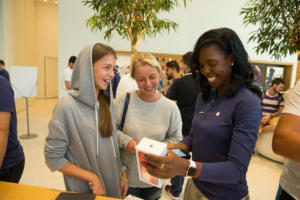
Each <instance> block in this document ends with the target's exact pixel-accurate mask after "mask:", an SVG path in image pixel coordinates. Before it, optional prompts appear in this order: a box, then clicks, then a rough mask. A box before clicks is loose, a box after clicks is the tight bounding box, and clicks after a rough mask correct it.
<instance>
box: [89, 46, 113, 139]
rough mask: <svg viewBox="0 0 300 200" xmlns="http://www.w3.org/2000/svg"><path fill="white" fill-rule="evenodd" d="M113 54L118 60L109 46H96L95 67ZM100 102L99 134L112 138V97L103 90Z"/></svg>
mask: <svg viewBox="0 0 300 200" xmlns="http://www.w3.org/2000/svg"><path fill="white" fill-rule="evenodd" d="M109 54H112V55H113V56H114V57H115V58H117V55H116V52H115V51H114V50H113V49H112V48H111V47H109V46H106V45H103V44H99V43H98V44H96V45H95V46H94V48H93V55H92V59H93V65H94V64H95V63H96V62H97V61H98V60H100V59H102V58H103V57H104V56H106V55H109ZM98 101H99V104H100V117H99V118H100V119H99V132H100V134H101V136H102V137H111V136H112V132H113V124H112V118H111V113H110V109H109V105H110V97H109V96H106V95H105V94H104V92H103V90H100V91H99V94H98Z"/></svg>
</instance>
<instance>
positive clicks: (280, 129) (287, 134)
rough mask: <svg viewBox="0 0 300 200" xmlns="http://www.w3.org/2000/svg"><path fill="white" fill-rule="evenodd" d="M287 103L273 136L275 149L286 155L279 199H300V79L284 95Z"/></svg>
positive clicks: (278, 152)
mask: <svg viewBox="0 0 300 200" xmlns="http://www.w3.org/2000/svg"><path fill="white" fill-rule="evenodd" d="M284 97H285V98H284V99H285V104H284V108H283V111H282V113H281V115H280V119H279V122H278V125H277V128H276V131H275V133H274V136H273V151H274V152H275V153H277V154H279V155H281V156H284V157H286V158H287V159H286V161H285V162H284V165H283V168H282V174H281V177H280V181H279V184H280V188H279V199H280V200H292V199H294V200H296V199H300V81H299V82H298V83H297V84H296V85H295V87H294V88H292V89H290V90H288V92H287V94H286V95H285V96H284Z"/></svg>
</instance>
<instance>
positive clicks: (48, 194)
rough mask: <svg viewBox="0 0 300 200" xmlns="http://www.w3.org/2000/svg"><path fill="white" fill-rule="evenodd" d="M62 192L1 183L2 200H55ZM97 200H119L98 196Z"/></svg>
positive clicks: (0, 195)
mask: <svg viewBox="0 0 300 200" xmlns="http://www.w3.org/2000/svg"><path fill="white" fill-rule="evenodd" d="M61 192H63V191H60V190H55V189H50V188H43V187H37V186H31V185H23V184H15V183H8V182H2V181H0V199H1V200H55V199H56V197H57V196H58V195H59V193H61ZM95 200H117V199H115V198H109V197H101V196H96V198H95Z"/></svg>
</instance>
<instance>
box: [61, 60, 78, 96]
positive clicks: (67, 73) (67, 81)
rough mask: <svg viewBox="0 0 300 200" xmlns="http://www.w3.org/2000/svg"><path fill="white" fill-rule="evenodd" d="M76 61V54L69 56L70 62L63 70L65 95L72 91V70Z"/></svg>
mask: <svg viewBox="0 0 300 200" xmlns="http://www.w3.org/2000/svg"><path fill="white" fill-rule="evenodd" d="M75 61H76V56H71V57H70V58H69V64H68V66H67V67H66V68H65V69H64V72H63V89H64V95H63V96H65V95H67V94H68V93H70V92H71V91H72V87H71V78H72V72H73V67H74V64H75Z"/></svg>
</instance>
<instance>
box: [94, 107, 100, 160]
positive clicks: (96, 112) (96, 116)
mask: <svg viewBox="0 0 300 200" xmlns="http://www.w3.org/2000/svg"><path fill="white" fill-rule="evenodd" d="M95 119H96V130H97V139H96V140H97V141H96V143H97V156H98V151H99V127H98V105H97V104H96V105H95Z"/></svg>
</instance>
